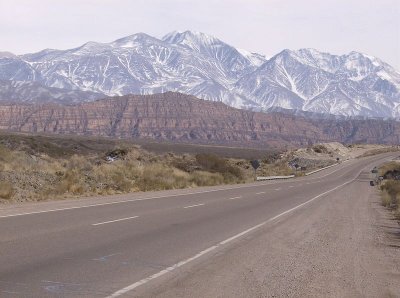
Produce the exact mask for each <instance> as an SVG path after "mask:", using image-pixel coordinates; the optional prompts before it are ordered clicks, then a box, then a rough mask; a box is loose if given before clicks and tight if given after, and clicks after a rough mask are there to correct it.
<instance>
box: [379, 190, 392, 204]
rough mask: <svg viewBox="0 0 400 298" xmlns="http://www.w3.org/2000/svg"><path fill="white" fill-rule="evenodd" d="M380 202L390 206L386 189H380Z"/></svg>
mask: <svg viewBox="0 0 400 298" xmlns="http://www.w3.org/2000/svg"><path fill="white" fill-rule="evenodd" d="M381 202H382V205H383V206H385V207H389V206H390V202H391V198H390V195H389V194H388V192H387V191H386V190H384V191H382V193H381Z"/></svg>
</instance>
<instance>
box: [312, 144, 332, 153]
mask: <svg viewBox="0 0 400 298" xmlns="http://www.w3.org/2000/svg"><path fill="white" fill-rule="evenodd" d="M312 149H313V150H314V152H315V153H328V149H327V148H326V147H325V146H324V145H322V144H318V145H315V146H313V147H312Z"/></svg>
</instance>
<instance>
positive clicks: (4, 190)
mask: <svg viewBox="0 0 400 298" xmlns="http://www.w3.org/2000/svg"><path fill="white" fill-rule="evenodd" d="M13 195H14V189H13V187H12V185H11V183H10V182H7V181H0V198H1V199H4V200H11V199H12V197H13Z"/></svg>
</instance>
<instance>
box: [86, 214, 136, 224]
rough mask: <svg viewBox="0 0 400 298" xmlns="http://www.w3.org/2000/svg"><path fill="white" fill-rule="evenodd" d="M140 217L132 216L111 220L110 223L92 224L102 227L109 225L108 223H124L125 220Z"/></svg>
mask: <svg viewBox="0 0 400 298" xmlns="http://www.w3.org/2000/svg"><path fill="white" fill-rule="evenodd" d="M138 217H139V216H131V217H125V218H120V219H114V220H109V221H104V222H98V223H95V224H92V226H100V225H105V224H108V223H113V222H117V221H123V220H128V219H134V218H138Z"/></svg>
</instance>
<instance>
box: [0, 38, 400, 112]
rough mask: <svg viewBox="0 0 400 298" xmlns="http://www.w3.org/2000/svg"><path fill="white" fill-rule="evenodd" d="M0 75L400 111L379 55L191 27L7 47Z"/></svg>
mask: <svg viewBox="0 0 400 298" xmlns="http://www.w3.org/2000/svg"><path fill="white" fill-rule="evenodd" d="M0 80H13V81H29V82H37V83H39V84H41V85H43V86H46V87H54V88H62V89H67V90H80V91H90V92H94V93H97V94H99V93H100V94H104V95H124V94H131V93H132V94H151V93H160V92H165V91H177V92H182V93H187V94H191V95H195V96H197V97H199V98H203V99H206V100H213V101H222V102H224V103H226V104H228V105H231V106H233V107H237V108H246V109H254V110H268V109H269V108H271V107H280V108H284V109H297V110H304V111H311V112H316V113H330V114H337V115H346V116H352V115H361V116H378V117H398V116H400V73H399V72H398V71H396V70H395V69H394V68H392V67H391V66H389V65H388V64H386V63H384V62H382V61H381V60H379V59H377V58H374V57H371V56H368V55H364V54H361V53H356V52H352V53H350V54H347V55H342V56H337V55H331V54H328V53H321V52H318V51H316V50H313V49H302V50H298V51H290V50H284V51H282V52H280V53H278V54H277V55H275V56H273V57H272V58H270V59H266V58H265V57H264V56H262V55H260V54H257V53H251V52H248V51H246V50H242V49H236V48H235V47H233V46H230V45H228V44H227V43H224V42H223V41H221V40H219V39H217V38H215V37H212V36H210V35H206V34H204V33H199V32H192V31H185V32H172V33H169V34H167V35H166V36H164V37H163V38H161V39H158V38H155V37H152V36H149V35H147V34H144V33H138V34H134V35H131V36H127V37H124V38H121V39H118V40H116V41H113V42H110V43H97V42H88V43H86V44H84V45H82V46H80V47H78V48H74V49H69V50H52V49H46V50H43V51H41V52H38V53H34V54H26V55H21V56H15V55H12V54H10V53H6V54H3V55H0ZM55 101H57V99H55Z"/></svg>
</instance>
